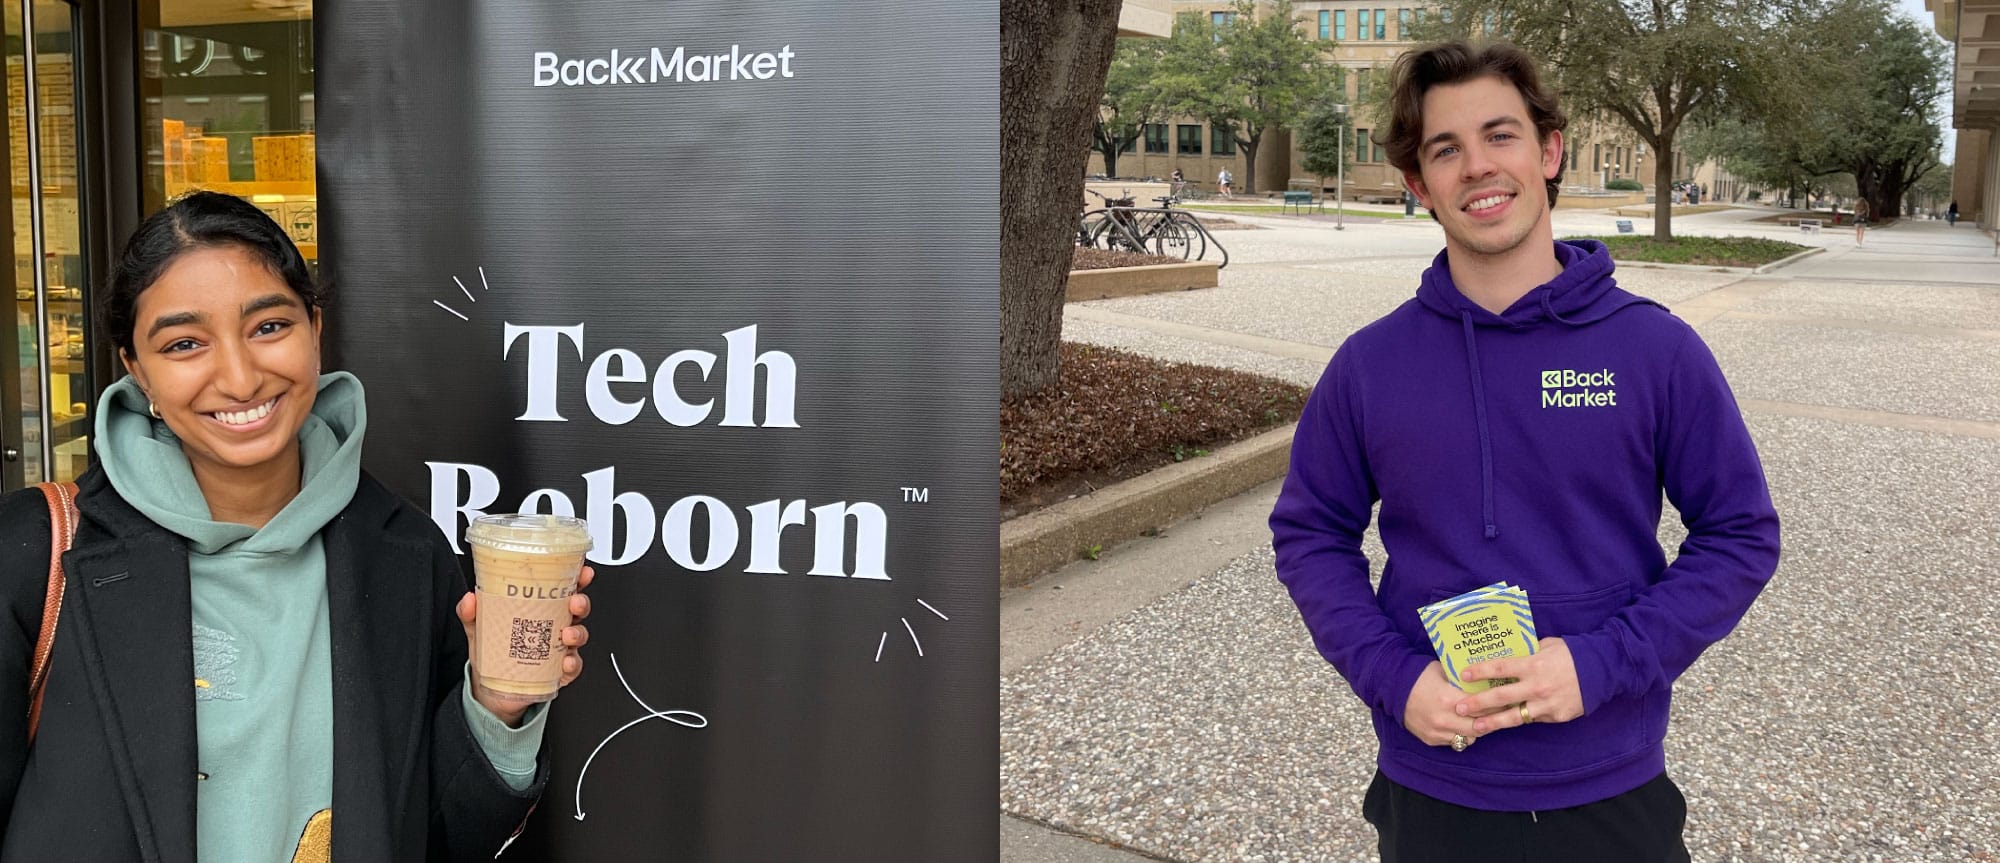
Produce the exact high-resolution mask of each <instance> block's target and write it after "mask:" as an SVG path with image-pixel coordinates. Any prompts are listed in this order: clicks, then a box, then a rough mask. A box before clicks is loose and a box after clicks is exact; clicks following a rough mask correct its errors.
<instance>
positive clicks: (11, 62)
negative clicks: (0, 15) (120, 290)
mask: <svg viewBox="0 0 2000 863" xmlns="http://www.w3.org/2000/svg"><path fill="white" fill-rule="evenodd" d="M28 5H29V7H30V8H29V9H28V10H27V11H28V13H29V15H30V16H32V17H31V19H30V18H29V17H26V16H24V15H23V14H22V13H23V10H22V8H21V7H22V4H20V3H13V4H8V8H7V13H6V19H5V20H6V23H5V29H6V52H5V55H6V56H5V67H4V71H0V74H4V75H5V77H6V79H7V81H6V84H7V90H6V93H7V156H8V158H7V160H6V162H5V163H4V164H5V166H6V167H5V172H6V178H7V186H8V190H9V194H10V195H11V197H12V207H11V208H10V209H9V210H8V211H7V213H6V216H5V218H7V219H8V220H9V224H8V230H9V231H10V233H11V234H12V236H13V240H14V249H13V251H14V266H12V267H10V268H7V272H8V278H9V279H10V280H11V281H12V282H13V284H12V286H11V290H10V291H9V292H8V293H9V296H8V298H7V300H6V302H8V303H9V304H10V305H9V307H8V309H9V312H10V314H9V317H10V318H11V320H10V321H9V324H10V326H7V327H5V328H4V331H0V372H4V374H0V488H18V487H21V486H23V485H29V484H33V483H37V482H41V481H43V480H45V479H49V480H56V481H67V480H71V479H75V478H76V476H77V474H79V473H82V472H83V469H84V467H85V465H86V463H87V458H88V451H87V447H88V443H89V431H90V429H89V426H88V421H87V420H86V419H85V414H86V413H87V410H86V407H87V406H86V404H85V402H87V401H88V400H89V398H90V375H89V373H88V371H87V364H88V362H89V352H88V341H87V340H88V337H89V321H90V316H89V315H88V314H87V313H86V310H85V302H84V287H85V286H86V285H87V284H88V283H89V274H88V273H87V272H86V270H85V266H84V244H83V220H82V213H81V211H80V210H79V209H78V203H79V201H80V200H81V199H82V195H81V194H80V186H79V178H78V171H79V168H80V165H79V161H78V156H79V150H78V142H79V138H78V133H77V124H76V120H77V115H78V113H79V112H78V101H77V96H78V92H79V88H78V87H77V85H76V81H77V71H78V70H77V63H76V52H75V49H74V43H75V38H74V34H75V33H76V29H77V28H76V22H77V19H76V10H75V8H74V7H72V6H71V5H70V4H68V3H65V2H60V0H37V2H34V3H31V4H28Z"/></svg>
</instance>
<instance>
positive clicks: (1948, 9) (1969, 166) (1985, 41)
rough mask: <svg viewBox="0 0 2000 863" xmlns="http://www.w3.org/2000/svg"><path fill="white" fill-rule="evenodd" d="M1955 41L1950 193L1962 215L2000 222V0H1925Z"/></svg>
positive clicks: (1989, 225) (1989, 224) (1985, 224)
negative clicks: (1999, 219)
mask: <svg viewBox="0 0 2000 863" xmlns="http://www.w3.org/2000/svg"><path fill="white" fill-rule="evenodd" d="M1924 8H1926V9H1929V10H1930V12H1931V17H1932V19H1933V26H1934V27H1936V29H1937V32H1938V35H1939V36H1943V37H1944V39H1945V41H1946V42H1949V43H1951V56H1952V64H1951V65H1952V87H1951V125H1952V128H1953V129H1955V130H1957V132H1958V138H1957V141H1956V150H1955V154H1954V156H1953V158H1952V173H1951V196H1952V200H1955V201H1957V202H1958V212H1959V217H1960V218H1963V219H1966V220H1969V221H1972V222H1974V223H1975V224H1977V225H1979V226H1980V227H1981V228H1984V229H1986V230H1989V231H1990V230H1993V229H1994V228H1995V227H1996V226H2000V222H1997V221H1996V217H2000V213H1996V212H1995V211H1996V210H2000V147H1996V146H1995V143H1996V142H1995V141H1994V137H1995V135H1996V134H2000V0H1924Z"/></svg>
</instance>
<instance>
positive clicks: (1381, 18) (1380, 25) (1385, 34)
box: [1375, 9, 1389, 40]
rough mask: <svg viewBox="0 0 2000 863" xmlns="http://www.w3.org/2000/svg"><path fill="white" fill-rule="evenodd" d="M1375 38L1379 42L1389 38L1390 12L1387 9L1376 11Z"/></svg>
mask: <svg viewBox="0 0 2000 863" xmlns="http://www.w3.org/2000/svg"><path fill="white" fill-rule="evenodd" d="M1375 38H1376V39H1378V40H1379V39H1387V38H1389V10H1387V9H1377V10H1375Z"/></svg>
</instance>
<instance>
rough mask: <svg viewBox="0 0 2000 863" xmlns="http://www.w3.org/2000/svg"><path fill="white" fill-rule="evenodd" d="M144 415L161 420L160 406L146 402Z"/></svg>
mask: <svg viewBox="0 0 2000 863" xmlns="http://www.w3.org/2000/svg"><path fill="white" fill-rule="evenodd" d="M146 413H149V414H152V415H153V419H163V417H161V416H160V406H159V405H156V404H153V403H152V402H151V401H147V402H146Z"/></svg>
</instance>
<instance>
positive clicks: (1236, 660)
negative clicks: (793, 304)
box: [1000, 210, 2000, 863]
mask: <svg viewBox="0 0 2000 863" xmlns="http://www.w3.org/2000/svg"><path fill="white" fill-rule="evenodd" d="M1757 215H1762V213H1759V212H1758V211H1755V210H1741V211H1728V212H1720V213H1711V214H1704V215H1699V216H1692V217H1686V218H1683V219H1677V220H1676V223H1675V232H1676V233H1677V234H1712V235H1727V234H1737V235H1745V234H1749V235H1766V233H1767V232H1768V235H1770V236H1773V237H1778V238H1784V239H1793V240H1794V241H1795V242H1804V243H1807V244H1809V245H1819V246H1822V247H1823V248H1825V249H1826V251H1825V252H1824V253H1822V254H1819V255H1815V256H1812V257H1810V258H1806V259H1804V260H1802V261H1800V262H1798V263H1796V264H1793V265H1791V266H1788V267H1785V268H1782V269H1780V270H1777V271H1775V272H1772V273H1769V274H1766V275H1761V276H1747V277H1746V276H1743V275H1739V274H1725V273H1706V272H1697V271H1684V270H1649V269H1635V268H1621V270H1620V273H1619V280H1620V283H1621V284H1622V285H1623V286H1625V287H1626V288H1627V289H1629V290H1632V291H1634V292H1636V293H1640V294H1642V295H1646V296H1651V297H1654V298H1656V299H1659V300H1661V301H1662V302H1665V303H1666V304H1667V305H1668V306H1670V307H1672V308H1673V309H1674V310H1675V312H1676V313H1677V314H1680V315H1681V316H1682V317H1683V318H1684V319H1687V320H1688V321H1690V322H1691V323H1693V324H1694V325H1695V326H1696V327H1697V329H1698V330H1699V331H1700V332H1701V333H1702V335H1703V337H1704V338H1705V339H1706V340H1707V341H1708V343H1709V345H1710V346H1711V348H1713V349H1714V351H1715V353H1716V355H1717V358H1718V360H1719V361H1720V362H1721V364H1722V367H1723V370H1724V372H1725V373H1727V374H1728V375H1729V378H1730V381H1731V383H1732V385H1733V386H1734V388H1735V391H1736V395H1737V397H1738V400H1739V403H1740V404H1741V405H1742V406H1743V408H1744V411H1745V414H1746V418H1747V421H1748V422H1749V425H1750V430H1751V432H1752V434H1753V435H1754V436H1755V437H1756V440H1757V443H1758V446H1759V450H1760V453H1761V454H1762V457H1763V459H1764V463H1765V470H1766V474H1767V476H1768V478H1769V481H1770V483H1771V487H1772V493H1773V496H1774V498H1775V499H1776V500H1777V502H1778V506H1779V511H1780V513H1781V515H1782V517H1783V518H1784V523H1785V556H1784V560H1783V562H1782V564H1781V566H1780V569H1779V572H1778V575H1777V577H1776V578H1774V579H1773V580H1772V583H1771V585H1770V587H1769V589H1767V590H1766V592H1765V594H1764V596H1763V597H1762V598H1761V599H1760V600H1759V601H1758V603H1757V605H1756V606H1755V607H1753V609H1752V610H1751V612H1750V614H1749V615H1748V617H1746V618H1745V620H1744V622H1743V624H1742V625H1741V626H1740V627H1739V628H1738V630H1737V631H1736V633H1735V634H1734V635H1732V636H1731V637H1730V638H1728V639H1727V640H1725V641H1723V642H1722V643H1720V644H1718V645H1716V646H1715V647H1713V648H1711V649H1710V650H1709V651H1708V652H1707V654H1705V655H1704V657H1703V658H1702V659H1701V660H1700V661H1699V662H1698V663H1696V665H1695V666H1694V668H1693V669H1691V670H1690V671H1689V672H1688V674H1686V675H1685V676H1683V677H1682V678H1681V680H1680V682H1679V685H1678V686H1677V689H1676V696H1677V697H1676V702H1675V712H1674V725H1673V728H1672V730H1671V732H1670V734H1669V737H1668V742H1667V745H1668V750H1669V753H1668V758H1669V765H1670V769H1671V770H1672V771H1673V773H1674V777H1675V779H1676V781H1677V782H1679V783H1680V784H1681V786H1682V789H1683V791H1684V792H1685V793H1686V794H1687V796H1688V799H1689V804H1690V806H1689V810H1690V813H1689V822H1688V828H1687V837H1688V841H1689V845H1690V848H1691V850H1692V851H1693V852H1694V856H1695V859H1698V860H1746V861H1748V860H1756V861H1765V860H1772V861H1793V860H1797V861H1818V860H1895V861H1905V860H1924V861H1930V860H1935V861H1962V860H1978V859H2000V767H1996V760H1995V759H1994V758H1993V757H1992V753H1993V752H1995V751H2000V715H1996V712H1995V711H1994V710H1993V709H1992V707H1991V704H1990V703H1989V702H1990V701H1991V699H1990V698H1988V697H1986V696H1985V693H1986V692H1988V691H1990V689H1991V683H1990V678H1991V676H1992V672H1991V670H1990V669H1991V668H1992V665H1993V662H1992V660H1993V657H1995V656H2000V595H1996V593H1995V592H1994V591H1993V590H1991V587H1990V584H1991V583H1992V582H1993V581H1995V579H1996V576H2000V562H1996V552H2000V540H1996V538H2000V506H1995V504H1996V503H2000V492H1996V491H1995V488H1994V486H1995V480H1996V477H2000V374H1996V370H2000V257H1995V256H1994V255H1993V250H1994V246H1993V240H1992V238H1991V237H1990V236H1988V235H1984V234H1981V233H1980V232H1978V231H1977V230H1975V229H1973V228H1972V227H1971V226H1969V225H1965V224H1961V225H1959V226H1958V227H1957V228H1955V229H1953V228H1947V227H1946V226H1945V224H1944V223H1943V222H1928V221H1905V222H1901V223H1899V224H1897V225H1895V226H1893V227H1890V228H1886V229H1880V230H1870V231H1869V232H1868V235H1867V240H1866V242H1865V244H1864V245H1861V246H1859V247H1857V246H1856V245H1855V243H1854V235H1853V231H1852V230H1851V229H1850V230H1835V229H1831V228H1829V229H1826V230H1824V231H1822V232H1821V233H1820V234H1818V235H1800V234H1798V233H1797V231H1796V229H1786V228H1783V227H1781V226H1776V225H1765V224H1763V223H1755V222H1750V221H1749V219H1751V218H1755V217H1756V216H1757ZM1232 218H1239V217H1234V216H1232ZM1612 219H1613V217H1612V216H1610V215H1609V214H1605V213H1592V212H1589V211H1558V212H1557V214H1556V227H1557V231H1558V233H1559V234H1567V233H1609V232H1610V231H1609V230H1607V227H1608V225H1609V223H1610V222H1611V220H1612ZM1239 220H1241V221H1245V222H1252V223H1255V224H1259V225H1267V226H1270V227H1269V229H1268V230H1260V231H1240V232H1232V233H1231V234H1230V235H1229V240H1230V251H1231V253H1232V255H1233V256H1234V257H1233V262H1232V264H1231V266H1230V267H1229V269H1227V270H1225V271H1223V273H1222V284H1221V286H1220V287H1218V288H1216V289H1214V290H1212V291H1200V292H1192V293H1184V294H1170V295H1155V296H1148V297H1138V298H1131V299H1125V300H1113V301H1105V302H1100V303H1090V304H1085V305H1082V306H1076V307H1072V309H1071V311H1070V313H1069V315H1068V316H1067V320H1066V324H1065V330H1066V337H1069V338H1073V339H1078V340H1082V341H1089V342H1094V343H1099V344H1105V345H1112V346H1118V347H1125V348H1128V349H1133V350H1139V351H1141V352H1144V353H1148V354H1152V355H1156V356H1161V357H1164V358H1169V359H1175V360H1185V361H1196V362H1204V363H1209V364H1215V365H1225V366H1230V367H1235V368H1244V369H1250V370H1253V371H1259V372H1264V373H1267V374H1273V375H1277V376H1281V377H1285V378H1288V379H1291V380H1295V381H1299V382H1301V383H1306V384H1310V383H1313V382H1314V381H1315V380H1317V378H1318V375H1319V372H1320V369H1321V367H1322V366H1323V365H1324V359H1323V357H1325V356H1327V355H1330V354H1331V352H1332V350H1333V348H1334V347H1335V346H1337V345H1338V344H1339V343H1340V341H1341V340H1342V339H1344V338H1345V337H1346V335H1347V334H1348V333H1350V332H1352V331H1353V330H1354V329H1356V328H1358V327H1359V326H1361V325H1363V324H1366V323H1367V322H1369V321H1371V320H1373V319H1374V318H1376V317H1379V316H1380V315H1382V314H1385V313H1387V312H1388V311H1389V310H1391V309H1393V308H1394V307H1395V306H1396V305H1397V304H1400V303H1402V302H1403V301H1405V300H1406V299H1408V298H1409V297H1410V296H1411V295H1412V293H1413V292H1414V289H1415V286H1416V281H1417V277H1418V274H1419V273H1420V272H1421V270H1422V269H1423V267H1425V266H1427V265H1428V264H1429V262H1430V260H1431V258H1432V256H1434V255H1435V254H1436V253H1437V250H1438V249H1439V248H1440V246H1441V245H1442V238H1441V234H1440V233H1439V231H1438V229H1437V228H1436V226H1435V225H1433V224H1430V223H1428V222H1424V223H1422V224H1420V225H1410V224H1395V223H1392V222H1391V223H1378V224H1368V223H1362V224H1356V223H1354V222H1349V223H1348V225H1347V228H1346V230H1345V231H1340V232H1335V231H1332V230H1331V229H1330V227H1327V226H1324V225H1323V224H1321V223H1317V222H1312V223H1309V224H1301V221H1302V220H1297V219H1258V218H1256V217H1249V216H1245V217H1240V219H1239ZM1307 221H1311V220H1307ZM1639 230H1642V231H1643V230H1648V228H1645V227H1641V228H1639ZM1275 496H1276V484H1275V483H1271V484H1267V485H1265V486H1263V487H1260V488H1259V489H1257V490H1255V491H1253V492H1250V493H1248V494H1245V495H1242V496H1240V497H1238V498H1235V499H1233V500H1231V501H1228V502H1226V503H1224V504H1222V505H1219V506H1216V507H1213V508H1211V509H1210V510H1209V511H1207V512H1205V513H1204V514H1203V515H1202V516H1201V517H1199V518H1196V519H1190V520H1187V521H1185V522H1182V523H1180V524H1176V525H1172V526H1170V527H1168V528H1167V529H1166V530H1165V531H1163V532H1162V534H1161V535H1160V536H1159V537H1154V538H1145V539H1140V540H1135V541H1134V542H1131V543H1128V544H1125V545H1122V546H1119V547H1116V548H1114V549H1111V550H1110V551H1109V552H1107V553H1106V554H1104V555H1103V557H1102V559H1100V560H1097V561H1090V562H1083V563H1078V564H1075V565H1072V566H1070V567H1068V568H1066V569H1064V570H1061V571H1059V572H1058V573H1056V574H1054V575H1052V576H1050V577H1047V578H1045V579H1043V580H1041V581H1038V582H1036V583H1034V584H1032V585H1030V586H1029V587H1027V588H1023V589H1020V590H1016V591H1012V592H1009V593H1007V594H1005V595H1003V597H1002V600H1001V642H1002V644H1001V651H1002V681H1001V772H1002V776H1001V805H1002V810H1003V814H1002V815H1001V816H1000V821H1001V824H1000V827H1001V830H1000V833H1001V849H1002V852H1001V858H1002V859H1003V860H1006V861H1019V863H1029V861H1034V863H1133V861H1138V860H1146V859H1158V860H1171V861H1217V863H1221V861H1228V863H1239V861H1360V860H1372V859H1374V848H1373V844H1374V836H1373V831H1372V829H1371V828H1369V827H1368V825H1367V824H1366V823H1364V822H1363V821H1362V820H1361V817H1360V798H1361V794H1362V791H1363V790H1364V789H1365V787H1366V784H1367V781H1368V779H1369V776H1370V775H1371V772H1372V767H1373V759H1374V748H1375V744H1374V740H1373V736H1372V733H1371V732H1370V731H1369V729H1368V722H1367V716H1366V713H1365V711H1364V710H1363V708H1362V707H1361V705H1360V704H1359V702H1358V701H1357V700H1356V699H1355V698H1354V696H1353V695H1352V694H1351V693H1350V692H1349V691H1348V689H1347V687H1346V685H1345V683H1344V681H1342V680H1341V679H1340V678H1339V676H1338V675H1337V674H1335V673H1334V671H1333V670H1332V668H1331V667H1330V666H1328V665H1327V664H1326V663H1325V661H1324V660H1322V659H1321V658H1320V657H1319V655H1318V654H1317V653H1316V652H1315V651H1314V650H1313V648H1312V645H1311V643H1310V640H1309V639H1308V637H1307V635H1306V633H1305V630H1304V627H1303V626H1302V625H1301V624H1300V622H1299V619H1298V613H1297V611H1296V610H1295V609H1294V608H1293V607H1292V605H1291V603H1290V600H1289V598H1287V597H1286V596H1285V593H1284V590H1283V588H1282V587H1281V586H1280V585H1279V584H1278V583H1277V581H1276V576H1275V573H1274V572H1273V570H1272V558H1271V552H1270V535H1269V531H1268V530H1267V529H1266V528H1265V525H1264V518H1265V516H1266V515H1267V514H1268V512H1269V509H1270V506H1271V502H1272V501H1273V500H1274V498H1275ZM1660 534H1661V536H1660V539H1661V542H1662V543H1663V544H1664V545H1665V547H1666V548H1667V549H1668V551H1669V554H1671V553H1672V550H1673V549H1674V548H1675V547H1677V546H1678V543H1679V540H1680V528H1679V522H1678V518H1677V516H1676V515H1674V514H1673V513H1672V512H1671V510H1669V513H1668V515H1667V517H1666V518H1664V519H1663V524H1662V528H1661V531H1660ZM1367 548H1368V551H1369V555H1370V558H1371V561H1372V563H1373V564H1374V566H1375V567H1376V570H1377V571H1378V572H1379V570H1380V566H1381V563H1382V551H1381V548H1380V545H1379V543H1378V542H1377V541H1376V540H1375V538H1374V535H1373V532H1372V531H1371V533H1370V536H1369V538H1368V543H1367ZM1073 834H1074V835H1073ZM1079 836H1080V837H1083V838H1078V837H1079Z"/></svg>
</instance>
